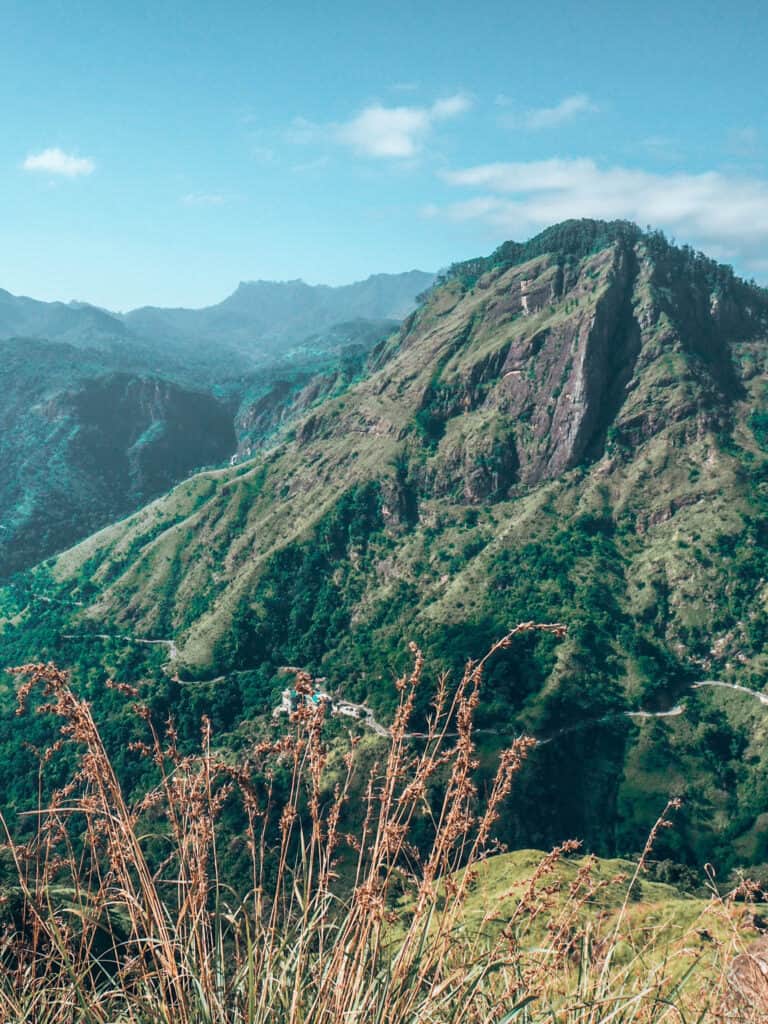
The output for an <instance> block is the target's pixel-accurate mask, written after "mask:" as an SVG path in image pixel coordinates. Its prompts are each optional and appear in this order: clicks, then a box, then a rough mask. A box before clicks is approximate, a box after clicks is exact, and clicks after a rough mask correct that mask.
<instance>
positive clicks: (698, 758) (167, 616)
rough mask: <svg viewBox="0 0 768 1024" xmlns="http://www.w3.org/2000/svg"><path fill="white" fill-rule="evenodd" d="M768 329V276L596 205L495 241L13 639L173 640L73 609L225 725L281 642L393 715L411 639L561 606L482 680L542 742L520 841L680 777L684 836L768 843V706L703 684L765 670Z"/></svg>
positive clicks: (189, 705)
mask: <svg viewBox="0 0 768 1024" xmlns="http://www.w3.org/2000/svg"><path fill="white" fill-rule="evenodd" d="M766 339H768V294H766V293H765V292H763V291H761V290H759V289H756V288H753V287H751V286H748V285H746V284H744V283H743V282H740V281H739V280H737V279H735V278H734V277H733V275H732V274H731V273H730V271H728V270H727V269H726V268H722V267H718V266H717V265H716V264H714V263H713V262H711V261H709V260H707V259H706V258H704V257H702V256H701V255H700V254H696V253H694V252H692V251H690V250H681V249H677V248H674V247H672V246H670V245H669V244H668V243H667V242H666V241H665V240H664V239H663V238H662V237H661V236H659V235H656V234H644V233H642V232H640V231H639V230H638V229H637V228H635V227H634V226H632V225H628V224H624V223H616V224H602V223H600V222H590V221H586V222H583V221H582V222H568V223H566V224H564V225H560V226H558V227H557V228H554V229H551V230H550V231H548V232H545V233H544V234H543V235H541V236H539V237H538V238H537V239H534V240H533V241H532V242H531V243H528V244H527V245H525V246H518V245H514V244H512V243H509V244H507V245H505V246H502V247H501V248H500V249H499V250H497V252H496V253H495V254H493V256H491V257H490V258H488V259H484V260H476V261H470V262H468V263H465V264H460V265H457V266H455V267H454V268H452V269H451V271H450V272H448V273H447V274H446V275H444V278H443V280H442V281H441V283H440V284H439V286H438V287H437V288H435V289H434V290H433V291H432V292H431V293H430V294H429V296H428V297H427V298H426V300H425V301H424V303H423V304H422V305H421V306H420V307H419V308H418V309H417V311H416V312H415V313H414V314H412V315H411V316H410V317H409V318H408V320H407V321H406V322H405V324H404V325H403V328H402V330H401V331H400V332H399V334H397V335H395V336H393V337H392V338H391V339H390V340H388V341H386V342H384V343H382V345H380V346H379V348H378V349H376V350H375V351H374V354H373V356H372V359H371V361H370V364H369V365H370V371H369V373H368V375H367V376H365V377H364V378H363V379H362V380H359V381H358V382H356V383H354V382H353V383H347V384H345V387H344V389H343V390H342V391H341V392H340V393H338V394H333V393H332V392H331V394H330V397H327V398H325V399H324V400H323V401H320V402H319V404H317V405H315V406H314V407H312V408H308V409H307V411H306V412H302V413H300V414H299V415H298V418H296V419H294V420H292V421H291V422H290V423H288V424H287V425H286V426H285V427H284V428H283V430H282V432H280V431H278V433H277V434H275V435H274V437H273V439H272V442H271V444H270V446H269V447H268V448H267V449H265V451H264V452H262V453H261V454H260V455H258V456H257V457H256V458H255V459H253V460H251V461H248V462H245V463H244V464H241V465H237V466H235V467H232V468H230V469H223V470H217V471H215V472H208V473H203V474H201V475H198V476H196V477H194V478H192V479H190V480H189V481H187V482H185V483H184V484H181V485H180V486H179V487H177V488H176V489H175V490H173V491H172V492H171V493H170V494H169V495H168V496H167V497H165V498H163V499H161V500H159V501H157V502H155V503H153V504H152V505H150V506H148V507H146V508H145V509H143V510H142V511H141V512H139V513H137V514H136V515H134V516H132V517H131V518H129V519H127V520H125V521H124V522H121V523H118V524H116V525H114V526H112V527H109V528H107V529H106V530H103V531H101V532H100V533H98V534H96V535H94V536H93V537H91V538H89V539H88V540H87V541H85V542H84V543H82V544H81V545H79V546H78V547H77V548H74V549H72V550H71V551H69V552H67V553H65V554H64V555H62V556H61V557H60V558H58V559H57V560H56V562H55V564H54V565H53V567H52V570H51V572H52V576H51V577H50V578H49V577H47V575H46V574H45V573H44V572H43V571H42V570H41V571H39V572H38V573H37V575H36V576H33V577H31V578H30V579H28V580H27V581H25V583H24V585H23V586H20V587H19V588H18V589H17V590H16V591H14V592H6V594H5V597H4V601H5V609H6V624H5V628H4V632H3V633H2V635H1V639H0V644H2V646H3V648H4V652H5V659H4V660H5V661H8V660H9V659H16V660H18V657H19V656H21V655H22V654H24V653H25V652H27V651H29V653H30V654H31V653H32V650H31V648H33V647H35V646H36V647H37V648H38V650H37V653H38V654H51V655H55V656H56V657H58V658H60V659H61V660H63V661H64V662H67V663H73V664H79V665H80V666H81V670H82V671H83V672H84V673H85V674H88V673H89V672H90V673H91V677H92V676H93V666H94V664H95V663H96V662H97V661H98V660H99V659H101V658H103V659H104V660H105V661H106V663H107V664H108V665H109V666H110V668H115V669H121V670H124V671H125V672H126V673H128V674H130V673H131V672H133V673H138V674H140V673H141V672H142V671H145V670H146V666H144V667H143V668H142V664H143V663H142V660H141V658H142V654H143V653H147V654H149V653H150V651H151V654H152V657H153V658H154V659H155V662H156V663H157V662H158V661H159V660H161V649H159V648H157V647H154V648H149V647H148V646H144V647H143V648H141V647H140V645H134V646H133V647H132V648H131V654H130V657H129V656H128V654H127V653H125V651H124V650H123V649H122V648H120V646H119V644H117V643H115V644H113V645H112V646H111V647H109V649H108V650H105V647H104V641H102V640H98V639H96V638H94V639H91V640H88V639H85V640H83V639H74V640H73V639H67V638H66V636H65V635H64V634H73V633H75V634H78V635H79V634H83V633H89V632H90V633H93V634H96V633H105V634H107V633H109V634H115V635H120V636H133V637H134V638H145V639H146V638H154V639H165V640H173V645H172V646H170V645H169V648H168V650H169V652H170V655H171V663H170V664H169V665H167V666H166V672H165V673H163V672H160V673H156V677H155V678H156V682H155V684H154V685H155V691H154V692H155V696H156V699H157V701H158V707H164V708H173V709H174V710H175V711H176V713H177V714H178V715H180V716H181V717H182V718H184V716H185V715H187V714H188V715H190V716H192V715H193V712H195V713H196V712H197V711H199V710H200V709H201V708H203V707H204V708H206V709H207V710H209V711H212V713H213V714H214V718H215V723H216V725H217V727H218V729H219V730H220V731H221V730H232V731H235V732H237V731H238V730H240V731H242V729H243V721H244V720H247V719H251V718H254V717H258V716H259V715H263V714H266V713H267V712H268V711H269V710H270V708H271V706H272V705H273V703H274V701H275V699H276V694H277V693H278V691H279V689H280V688H281V686H282V682H281V679H280V676H279V675H278V674H277V669H278V667H279V666H281V665H285V664H301V665H304V666H306V667H307V668H309V669H311V670H314V671H319V672H321V673H322V674H323V675H325V676H327V678H328V686H329V687H330V688H332V689H337V690H338V691H339V692H341V693H343V694H345V695H347V696H349V697H351V698H356V699H363V698H365V699H367V700H368V702H369V703H370V704H371V705H372V706H373V707H374V708H376V710H377V712H378V713H379V714H380V715H381V716H386V714H387V712H388V710H389V709H390V708H391V706H392V688H391V678H392V675H393V673H395V672H396V671H398V670H399V669H401V668H402V667H403V666H404V665H405V664H407V657H408V654H407V650H406V649H405V641H406V640H410V639H413V640H415V641H417V642H418V643H419V644H420V645H422V646H423V647H424V648H425V650H426V651H427V653H428V654H429V655H430V656H432V658H433V659H435V660H436V662H439V663H440V664H442V665H445V666H448V667H456V666H458V665H460V664H461V662H462V660H463V658H464V657H465V656H467V655H469V654H474V655H478V654H480V653H482V652H483V650H484V649H485V647H486V646H487V644H488V643H489V642H490V641H491V640H492V639H493V638H495V637H497V636H499V635H501V634H502V633H503V632H505V631H506V630H507V629H508V628H509V627H510V626H511V625H513V624H514V623H515V622H517V621H521V620H527V619H539V620H548V621H552V620H555V619H557V620H561V621H564V622H566V623H568V625H569V635H568V638H567V640H566V641H564V642H563V643H559V644H558V643H557V642H556V641H555V640H554V639H553V638H552V637H548V636H544V637H541V638H539V639H530V640H529V641H528V642H527V643H523V644H522V645H521V646H520V647H517V648H514V649H512V650H510V651H508V652H505V653H504V654H503V655H502V656H500V657H499V658H498V659H497V661H496V662H495V663H494V665H493V667H492V669H491V671H490V674H489V676H488V680H487V683H486V690H485V693H484V700H483V706H482V708H481V725H482V726H483V727H484V728H485V729H486V730H487V732H486V733H485V734H484V735H485V736H486V738H487V743H488V747H489V748H491V747H493V746H494V745H496V744H501V743H503V742H504V740H505V738H508V736H509V735H510V734H512V733H514V732H516V731H518V730H520V729H523V728H525V729H528V730H531V731H532V732H533V733H534V734H535V735H536V736H539V737H541V738H543V739H549V740H551V742H548V743H545V744H543V745H542V746H540V747H539V748H538V749H537V751H536V752H535V754H534V756H533V758H532V763H531V766H530V770H529V771H528V772H527V773H526V776H525V782H524V783H523V785H522V787H521V789H520V790H519V791H518V799H517V801H516V802H515V805H514V807H515V809H514V811H512V812H511V813H510V815H509V820H508V821H507V822H505V825H504V838H505V839H507V840H508V841H510V842H512V843H516V844H522V845H530V844H536V845H546V844H548V843H549V842H551V841H552V840H556V839H560V838H562V837H563V836H564V835H568V834H577V835H580V836H583V837H585V838H586V839H587V840H588V842H589V843H590V844H591V845H592V846H593V847H594V848H596V849H597V850H599V851H602V852H605V853H615V852H630V851H633V850H636V849H638V848H640V847H641V846H642V842H643V839H644V836H645V835H646V834H647V830H648V828H649V826H650V824H652V822H653V820H655V817H656V814H657V812H658V810H659V809H660V807H661V806H663V804H664V802H665V800H666V798H667V796H668V795H670V793H674V794H677V793H680V794H682V795H684V796H685V797H686V798H687V802H686V810H685V812H684V814H683V818H682V821H683V824H682V826H681V828H680V829H679V830H677V831H676V832H675V834H674V835H673V836H670V837H665V842H666V844H667V850H666V852H667V853H668V854H669V855H671V856H673V857H675V858H677V859H680V860H684V859H691V860H697V859H701V858H708V859H713V860H714V859H716V858H717V857H718V856H720V858H721V860H722V859H725V860H729V861H733V860H734V859H736V860H738V859H739V858H741V859H744V860H751V861H760V860H764V859H768V821H767V820H766V819H765V817H764V816H763V811H764V808H765V799H764V797H765V796H766V793H765V789H766V783H765V779H766V778H768V774H766V767H768V765H766V763H765V762H766V759H767V758H768V754H766V746H765V743H764V742H763V741H764V737H765V732H766V721H767V720H766V717H765V715H766V713H767V712H766V710H765V708H764V707H763V705H762V704H761V703H760V702H759V700H758V699H757V698H756V697H755V696H753V695H750V694H749V693H744V692H743V691H739V690H732V689H728V688H725V687H708V688H699V689H691V684H693V683H695V682H697V681H700V680H716V681H720V682H729V683H735V684H737V685H739V686H743V687H747V688H749V689H754V690H761V689H762V686H763V682H764V672H765V666H766V659H765V652H764V648H765V639H766V635H767V633H766V625H767V623H768V619H767V618H766V606H765V602H766V582H765V581H766V579H768V505H766V487H768V464H767V463H766V459H767V458H768V398H767V397H766V390H765V377H764V375H765V371H766V365H765V363H766V354H767V351H768V349H767V348H766ZM36 588H38V592H39V590H40V588H45V594H46V595H47V597H48V598H49V599H50V598H51V596H52V595H53V596H54V597H55V601H63V602H65V603H64V604H63V605H59V604H53V603H51V602H50V600H49V602H48V603H47V605H46V607H45V608H42V606H41V605H40V603H39V601H36V600H35V598H34V597H33V596H30V595H31V594H32V595H33V594H34V592H35V589H36ZM72 602H80V603H79V604H73V603H72ZM123 648H125V644H124V643H123ZM121 651H122V653H121ZM174 676H175V677H176V679H175V680H174V678H172V677H174ZM179 677H180V679H179ZM205 678H209V679H212V680H215V682H212V683H211V684H210V685H209V686H206V685H201V684H199V683H197V684H195V685H192V686H190V685H187V686H185V685H184V681H185V680H200V679H205ZM427 703H428V695H427V694H425V696H424V709H423V710H424V711H426V709H427ZM678 706H680V707H681V708H682V710H681V711H678V710H677V708H678ZM638 710H639V711H642V712H644V713H645V714H646V716H647V717H639V716H636V717H634V718H633V717H630V716H628V715H627V714H626V712H631V711H638ZM668 711H672V712H673V714H669V715H667V716H665V717H650V716H651V715H653V714H655V713H657V712H668ZM190 720H191V718H190Z"/></svg>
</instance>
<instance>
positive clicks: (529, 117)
mask: <svg viewBox="0 0 768 1024" xmlns="http://www.w3.org/2000/svg"><path fill="white" fill-rule="evenodd" d="M495 103H496V105H497V106H500V107H508V108H514V103H513V101H512V100H511V99H510V98H509V97H508V96H505V95H504V94H503V93H500V94H499V95H498V96H497V97H496V99H495ZM598 109H599V108H598V107H597V105H596V104H595V103H593V102H592V100H591V99H590V98H589V96H587V94H586V93H583V92H580V93H576V94H575V95H573V96H566V97H565V99H562V100H561V101H560V102H559V103H557V104H556V105H555V106H554V107H532V108H531V109H529V110H521V111H520V110H519V111H515V110H514V109H513V110H512V111H511V112H510V113H507V114H504V116H503V118H502V121H503V123H504V124H506V125H507V126H509V127H511V128H524V129H526V130H527V131H540V130H541V129H544V128H556V127H557V126H558V125H561V124H564V123H565V122H566V121H571V120H573V118H575V117H578V116H579V115H580V114H593V113H595V112H596V111H597V110H598Z"/></svg>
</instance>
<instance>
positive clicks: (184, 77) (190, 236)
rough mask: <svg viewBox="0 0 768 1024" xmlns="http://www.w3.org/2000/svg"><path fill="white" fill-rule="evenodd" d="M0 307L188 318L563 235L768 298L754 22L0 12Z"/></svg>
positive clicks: (505, 7) (326, 10) (662, 16)
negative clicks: (741, 285)
mask: <svg viewBox="0 0 768 1024" xmlns="http://www.w3.org/2000/svg"><path fill="white" fill-rule="evenodd" d="M0 18H1V19H2V21H1V22H0V24H2V26H3V28H2V33H0V95H1V96H2V99H3V119H2V121H3V130H2V133H0V243H1V244H0V287H3V288H6V289H8V290H9V291H12V292H15V293H17V294H28V295H33V296H35V297H38V298H43V299H65V300H66V299H71V298H77V299H84V300H88V301H91V302H95V303H98V304H101V305H104V306H107V307H109V308H115V309H127V308H131V307H134V306H138V305H143V304H159V305H186V306H201V305H206V304H208V303H212V302H216V301H218V300H220V299H221V298H223V297H224V296H225V295H226V294H228V293H229V292H231V291H232V290H233V289H234V287H235V286H236V285H237V283H238V281H240V280H249V279H256V278H267V279H277V280H280V279H288V278H295V277H303V278H304V279H305V280H307V281H310V282H312V283H315V282H326V283H329V284H340V283H344V282H348V281H352V280H356V279H360V278H362V277H365V276H367V275H368V274H370V273H374V272H377V271H400V270H407V269H411V268H413V267H419V268H421V269H426V270H435V269H438V268H439V267H443V266H445V265H447V264H448V263H450V262H452V261H454V260H458V259H463V258H466V257H468V256H471V255H477V254H481V253H487V252H489V251H490V250H491V249H492V248H494V247H495V246H496V245H497V244H498V243H499V242H501V241H503V240H504V239H506V238H516V239H519V240H520V239H524V238H526V237H529V236H530V235H531V234H533V233H535V232H536V231H537V230H539V229H540V228H541V227H544V226H546V225H547V224H549V223H553V222H555V221H557V220H561V219H565V218H566V217H569V216H601V217H628V218H630V219H634V220H638V221H639V222H640V223H641V224H643V225H644V224H647V223H650V224H653V225H654V226H659V227H662V228H664V229H665V230H666V231H667V232H668V233H669V234H670V235H672V236H674V237H675V238H676V239H677V240H678V241H680V242H689V243H691V244H694V245H696V246H698V247H700V248H703V249H704V250H705V251H707V252H709V253H711V254H712V255H715V256H717V257H718V258H720V259H722V260H724V261H726V262H731V263H733V264H734V265H735V266H736V267H737V269H738V270H739V271H740V272H742V273H744V274H746V275H748V276H752V275H753V276H755V277H756V278H757V279H758V280H760V281H762V282H768V105H767V104H766V88H765V54H766V53H768V8H766V6H765V4H764V3H758V2H747V0H736V2H733V3H731V4H728V5H725V4H723V3H722V2H708V0H697V2H696V3H694V2H691V0H674V2H670V0H666V2H665V3H661V2H657V0H651V2H646V3H644V4H638V3H636V2H633V3H629V2H625V0H614V2H611V3H607V2H603V0H595V2H592V3H586V2H580V3H575V2H570V3H566V2H554V0H539V2H537V3H535V4H532V3H530V2H527V3H518V2H517V0H504V2H497V0H484V2H480V3H476V4H470V3H467V2H466V0H462V2H461V3H459V2H455V0H441V2H439V3H437V2H432V0H422V2H421V3H419V4H413V3H401V2H392V3H388V2H381V3H377V4H375V5H374V4H363V3H360V2H359V0H358V2H357V3H348V2H330V3H327V4H317V3H297V2H291V0H286V2H284V3H282V4H281V5H280V6H279V8H278V6H277V5H276V4H274V3H269V4H267V3H263V2H256V0H251V2H239V0H219V2H218V3H215V4H214V3H212V2H209V3H201V2H194V0H186V2H184V3H182V2H179V0H154V2H152V3H145V2H143V0H132V2H131V3H119V4H107V3H105V2H103V0H102V2H99V3H89V2H78V0H66V2H52V0H34V2H32V3H27V2H23V3H22V2H14V3H9V2H7V0H0Z"/></svg>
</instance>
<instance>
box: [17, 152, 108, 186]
mask: <svg viewBox="0 0 768 1024" xmlns="http://www.w3.org/2000/svg"><path fill="white" fill-rule="evenodd" d="M22 167H23V168H24V170H25V171H43V172H44V173H46V174H60V175H63V176H64V177H66V178H77V177H79V176H80V175H83V174H92V173H93V171H94V168H95V164H94V162H93V160H91V159H89V158H88V157H82V156H73V155H72V154H71V153H65V152H64V151H63V150H61V149H59V148H58V147H56V146H54V147H52V148H51V149H44V150H43V151H42V152H41V153H30V154H29V156H28V157H27V158H26V160H25V161H24V163H23V164H22Z"/></svg>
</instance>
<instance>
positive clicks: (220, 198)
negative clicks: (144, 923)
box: [181, 192, 227, 206]
mask: <svg viewBox="0 0 768 1024" xmlns="http://www.w3.org/2000/svg"><path fill="white" fill-rule="evenodd" d="M181 202H182V203H183V204H184V206H223V205H224V203H226V202H227V197H226V196H225V195H222V194H221V193H220V192H188V193H187V194H186V195H185V196H182V197H181Z"/></svg>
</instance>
